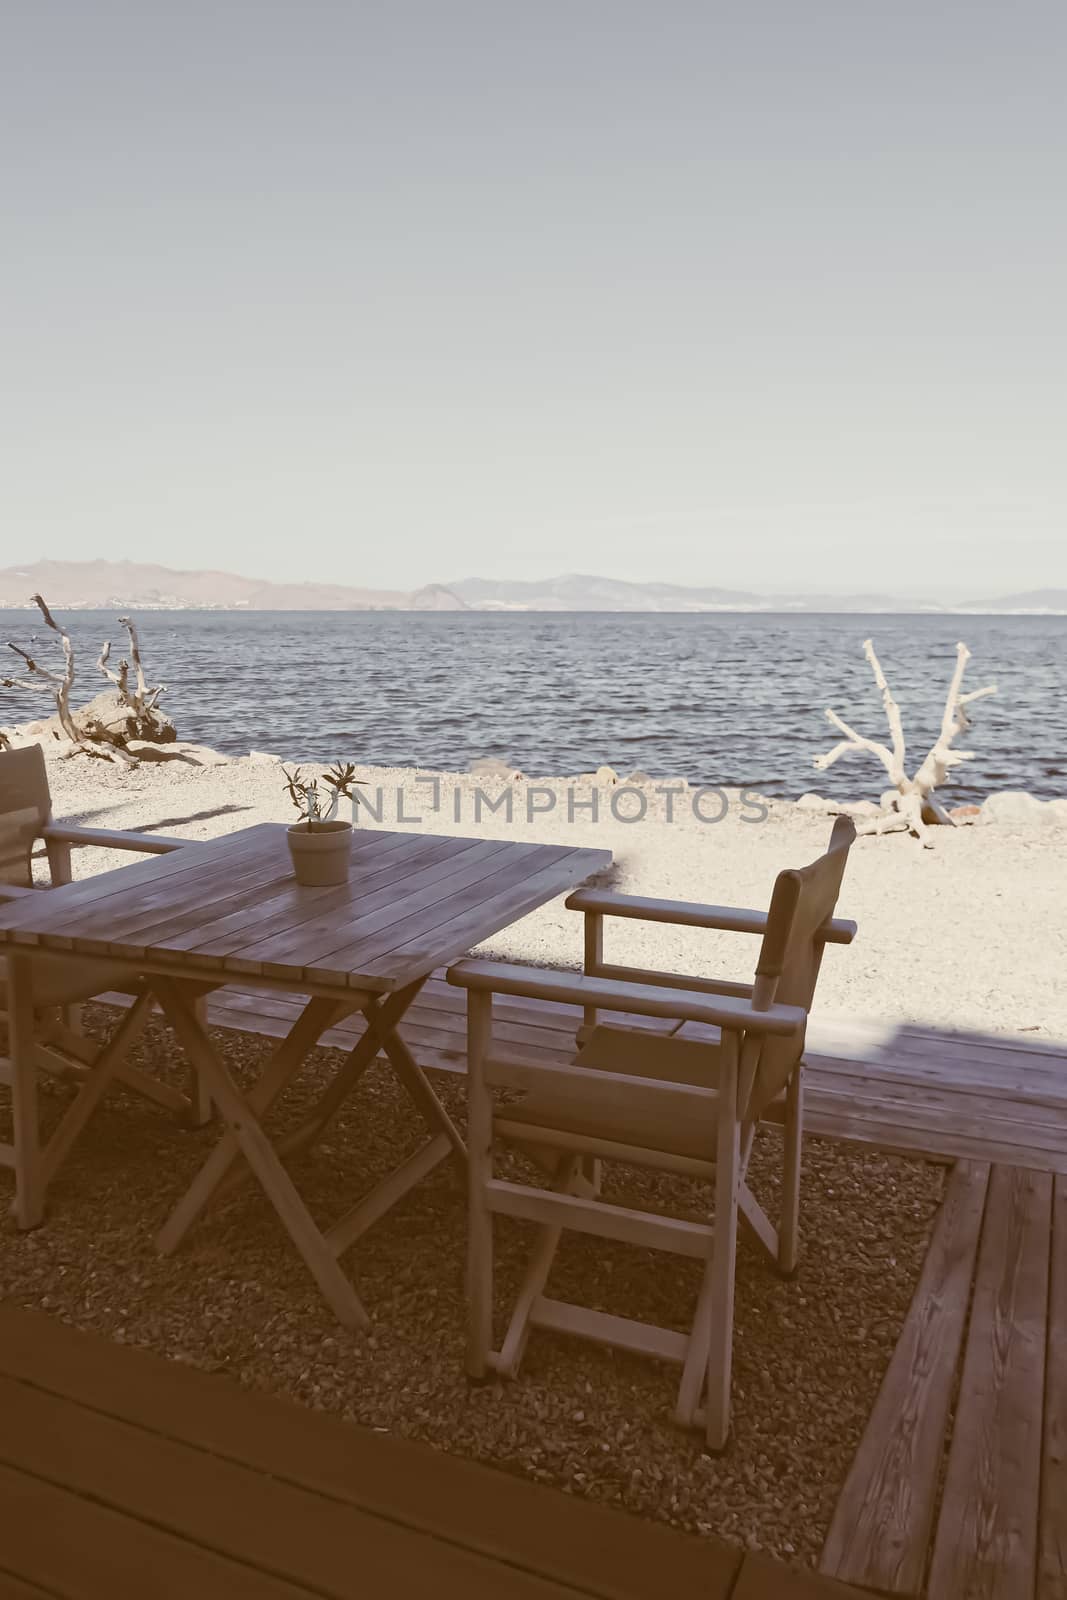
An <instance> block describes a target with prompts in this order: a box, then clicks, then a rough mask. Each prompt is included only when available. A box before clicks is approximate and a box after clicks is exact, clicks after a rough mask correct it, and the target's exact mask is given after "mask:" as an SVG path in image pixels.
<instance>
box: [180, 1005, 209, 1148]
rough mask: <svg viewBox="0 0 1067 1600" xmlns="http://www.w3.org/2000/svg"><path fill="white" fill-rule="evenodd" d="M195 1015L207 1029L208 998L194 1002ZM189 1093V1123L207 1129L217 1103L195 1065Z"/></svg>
mask: <svg viewBox="0 0 1067 1600" xmlns="http://www.w3.org/2000/svg"><path fill="white" fill-rule="evenodd" d="M192 1009H193V1014H194V1016H195V1017H196V1020H197V1022H199V1024H200V1026H201V1027H202V1028H206V1027H207V996H206V995H201V996H200V998H199V999H198V1000H194V1001H193V1006H192ZM187 1093H188V1096H189V1121H190V1122H191V1124H192V1126H193V1127H194V1128H206V1127H207V1125H208V1123H209V1122H211V1121H212V1119H213V1118H214V1115H215V1102H214V1101H213V1100H212V1098H211V1091H210V1089H209V1088H208V1086H207V1083H206V1081H205V1079H204V1075H203V1073H202V1072H201V1071H200V1068H199V1067H198V1066H196V1064H195V1063H193V1062H190V1064H189V1078H188V1088H187Z"/></svg>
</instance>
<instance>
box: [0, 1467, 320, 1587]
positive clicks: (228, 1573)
mask: <svg viewBox="0 0 1067 1600" xmlns="http://www.w3.org/2000/svg"><path fill="white" fill-rule="evenodd" d="M0 1527H2V1529H3V1556H2V1557H0V1560H2V1563H3V1566H4V1567H6V1568H7V1570H9V1571H13V1572H14V1573H15V1574H17V1576H18V1577H19V1578H24V1579H27V1580H28V1581H30V1582H31V1583H35V1584H36V1585H37V1586H38V1587H39V1588H43V1589H44V1591H45V1593H46V1594H51V1595H60V1596H62V1597H63V1600H146V1596H148V1595H151V1600H190V1596H193V1595H195V1596H196V1597H197V1600H310V1597H311V1596H312V1595H313V1593H314V1591H313V1590H311V1589H308V1588H306V1587H305V1586H304V1585H302V1584H292V1583H286V1582H285V1580H284V1579H281V1578H275V1577H272V1576H271V1575H270V1574H268V1573H265V1572H262V1571H256V1570H254V1569H253V1568H251V1567H245V1566H241V1565H240V1564H239V1563H237V1562H232V1561H228V1560H226V1559H225V1558H223V1557H221V1556H217V1555H213V1554H212V1553H211V1552H210V1551H208V1550H201V1549H199V1548H198V1547H197V1546H196V1545H194V1544H187V1543H186V1542H185V1540H183V1539H177V1538H175V1537H174V1536H173V1535H172V1534H169V1533H164V1532H161V1531H160V1530H158V1529H156V1528H150V1527H148V1526H146V1525H145V1524H144V1523H142V1522H138V1521H136V1520H135V1519H134V1518H132V1517H126V1516H123V1515H122V1513H121V1512H118V1511H113V1510H111V1509H110V1507H107V1506H101V1505H98V1504H96V1503H94V1502H93V1501H91V1500H86V1499H83V1498H82V1496H80V1495H76V1494H70V1493H68V1492H66V1491H65V1490H63V1489H60V1488H57V1487H56V1486H55V1485H54V1484H51V1483H46V1482H44V1481H42V1480H41V1479H40V1478H34V1477H30V1476H29V1475H28V1474H25V1473H20V1472H13V1471H12V1470H11V1469H10V1468H9V1467H5V1466H0ZM31 1593H32V1590H31ZM0 1594H5V1595H6V1590H4V1589H0Z"/></svg>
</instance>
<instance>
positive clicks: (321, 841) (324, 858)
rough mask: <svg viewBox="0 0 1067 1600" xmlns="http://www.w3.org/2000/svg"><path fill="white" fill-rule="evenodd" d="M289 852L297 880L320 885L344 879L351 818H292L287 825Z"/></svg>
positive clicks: (346, 870) (348, 860) (345, 876)
mask: <svg viewBox="0 0 1067 1600" xmlns="http://www.w3.org/2000/svg"><path fill="white" fill-rule="evenodd" d="M289 854H290V855H291V856H292V858H293V872H294V874H295V876H296V881H297V883H303V884H306V885H307V886H308V887H309V888H315V889H320V888H324V887H325V886H326V885H327V884H332V883H347V882H348V868H349V863H350V862H351V859H352V824H351V823H350V822H313V823H312V824H311V826H310V828H309V827H308V825H307V823H306V822H294V823H293V824H292V826H291V827H290V829H289Z"/></svg>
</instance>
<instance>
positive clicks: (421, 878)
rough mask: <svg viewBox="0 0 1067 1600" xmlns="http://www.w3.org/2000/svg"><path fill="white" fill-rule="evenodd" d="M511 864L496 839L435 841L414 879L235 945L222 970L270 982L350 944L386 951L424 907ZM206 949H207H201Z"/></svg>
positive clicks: (390, 882) (324, 962)
mask: <svg viewBox="0 0 1067 1600" xmlns="http://www.w3.org/2000/svg"><path fill="white" fill-rule="evenodd" d="M501 859H503V860H506V861H510V862H511V863H514V859H515V858H514V857H513V855H512V853H511V847H510V846H509V845H508V844H507V843H506V842H502V841H501V840H499V839H479V840H475V839H447V840H440V841H438V844H437V848H436V851H435V854H434V857H432V858H430V859H429V860H425V861H424V862H423V863H422V865H421V868H420V870H419V871H417V872H415V873H410V874H409V873H406V872H404V873H400V872H395V871H394V873H393V874H391V875H390V876H389V877H388V879H387V881H385V882H383V883H381V885H380V886H379V887H378V888H377V889H376V890H373V891H371V892H367V891H366V890H364V888H363V887H362V886H361V887H360V889H359V891H358V893H356V894H353V895H352V896H351V900H350V903H349V904H348V905H347V906H346V907H344V908H340V909H339V911H336V912H335V913H334V914H333V915H326V916H324V917H321V918H317V919H315V920H312V921H310V922H306V923H304V922H301V923H298V924H297V925H295V926H290V927H288V928H285V929H282V930H280V931H277V932H272V933H269V934H268V935H267V936H266V937H265V938H255V939H246V940H234V941H232V942H231V944H230V949H229V950H228V952H227V954H226V958H225V959H226V966H227V968H228V969H230V970H232V971H234V972H251V971H258V972H263V973H265V974H267V975H268V976H271V975H273V974H275V973H276V972H278V971H279V970H280V971H282V972H284V971H288V970H292V969H294V968H295V969H296V971H297V972H300V971H302V970H303V968H304V967H305V966H308V967H314V969H315V970H316V971H317V972H319V973H320V974H321V969H322V968H323V967H326V966H328V965H329V963H330V957H331V955H332V953H333V952H334V951H335V950H339V949H344V948H346V947H347V946H348V945H350V944H351V943H352V941H353V939H358V940H359V943H360V945H362V944H363V942H364V941H366V943H367V945H368V946H369V945H371V944H372V943H373V942H375V936H376V935H377V936H378V940H377V942H378V943H381V944H385V945H386V946H387V947H390V946H391V943H392V939H393V933H392V930H393V929H394V928H395V927H396V926H397V925H398V924H404V923H405V922H406V919H408V918H409V917H411V916H412V915H413V913H415V912H416V911H418V910H420V909H421V908H422V907H423V906H427V905H437V904H439V903H441V902H444V903H446V904H448V903H451V901H452V899H453V897H454V896H455V895H456V893H457V892H458V891H459V890H462V889H465V888H467V887H468V886H469V885H472V884H484V883H485V882H486V881H487V880H488V879H491V878H492V876H493V875H494V874H495V873H497V872H498V871H499V870H500V868H499V862H500V860H501ZM206 948H210V947H206Z"/></svg>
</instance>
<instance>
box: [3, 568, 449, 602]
mask: <svg viewBox="0 0 1067 1600" xmlns="http://www.w3.org/2000/svg"><path fill="white" fill-rule="evenodd" d="M31 594H43V595H44V597H45V599H46V600H47V601H48V603H49V605H50V606H54V607H58V608H62V609H64V610H68V611H70V610H75V611H95V610H101V609H108V610H111V609H115V608H116V607H117V608H119V609H122V608H123V607H124V606H125V607H129V609H130V610H131V611H134V610H136V611H465V610H466V609H467V608H466V605H465V603H464V601H462V600H461V599H459V597H458V596H457V595H454V594H452V593H451V592H450V591H449V590H448V589H445V588H443V587H442V585H441V584H439V583H428V584H426V585H424V586H423V587H422V588H421V589H413V590H410V591H404V590H399V589H398V590H391V589H353V588H350V587H349V586H348V585H346V584H336V583H268V582H267V581H266V580H265V579H262V578H242V577H238V575H237V574H236V573H233V572H181V571H177V570H175V569H174V568H172V567H157V566H153V565H149V564H146V563H144V562H141V561H35V562H33V563H32V564H31V565H27V566H21V567H7V568H5V569H3V570H0V606H5V607H6V606H23V605H26V604H28V601H29V596H30V595H31Z"/></svg>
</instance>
